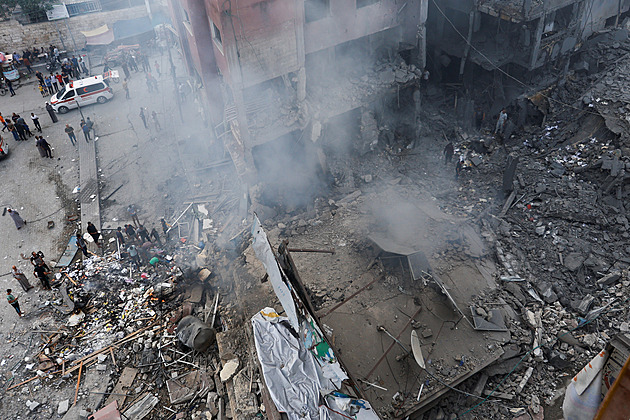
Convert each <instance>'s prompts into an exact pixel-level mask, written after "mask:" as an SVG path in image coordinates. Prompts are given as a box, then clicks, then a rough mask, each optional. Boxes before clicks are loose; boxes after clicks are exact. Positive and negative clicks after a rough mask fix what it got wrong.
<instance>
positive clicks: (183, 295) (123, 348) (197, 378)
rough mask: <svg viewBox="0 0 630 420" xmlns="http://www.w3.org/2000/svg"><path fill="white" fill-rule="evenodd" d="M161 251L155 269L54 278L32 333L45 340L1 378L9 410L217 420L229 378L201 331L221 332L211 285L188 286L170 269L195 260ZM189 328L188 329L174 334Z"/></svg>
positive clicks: (106, 269) (88, 271)
mask: <svg viewBox="0 0 630 420" xmlns="http://www.w3.org/2000/svg"><path fill="white" fill-rule="evenodd" d="M171 250H172V251H174V256H173V257H172V258H171V256H170V255H167V256H165V258H164V259H163V261H162V262H161V263H160V265H158V266H157V268H153V267H149V266H141V267H140V269H137V268H136V267H135V266H134V265H133V264H132V263H131V262H129V261H125V260H124V259H122V260H121V259H119V258H118V254H117V253H110V254H107V255H105V256H102V257H99V256H92V257H90V258H88V259H86V260H84V261H79V262H76V263H75V264H73V265H71V266H69V267H67V268H65V269H63V270H62V271H60V272H59V273H58V274H57V275H56V280H57V281H56V282H55V285H54V286H55V287H57V286H58V287H59V292H58V293H55V294H54V296H55V298H53V299H51V300H49V301H45V302H42V308H43V309H46V308H54V309H55V312H54V313H53V314H54V317H52V318H47V320H48V321H46V322H43V321H40V322H35V323H34V324H33V326H32V328H33V329H34V330H36V331H40V332H43V333H46V334H45V335H43V336H42V337H43V339H42V346H41V347H40V348H39V349H37V350H36V352H35V353H34V354H32V350H33V349H31V352H29V353H31V354H28V356H26V357H25V358H24V360H23V361H21V362H20V361H18V363H16V364H15V366H13V367H12V368H11V370H10V371H9V374H10V375H12V376H11V380H10V381H9V382H8V386H7V392H8V394H9V395H14V396H15V397H16V399H15V401H17V404H18V405H19V404H20V403H22V404H25V407H26V410H28V412H29V413H31V414H30V415H33V416H35V415H45V416H48V415H50V416H51V417H50V418H52V416H53V413H54V412H57V414H58V415H59V416H63V415H65V414H66V413H68V412H72V413H71V414H72V416H73V417H72V418H87V416H88V415H89V414H92V413H94V412H95V411H97V410H99V409H102V410H103V412H109V411H111V410H117V411H119V412H120V413H122V414H124V415H125V416H127V418H135V419H164V418H170V417H171V416H174V415H176V414H178V413H180V416H184V415H185V416H186V417H185V418H192V419H211V418H222V419H224V418H226V417H225V416H226V415H227V413H229V412H230V410H231V407H230V398H229V396H228V388H229V386H231V384H227V383H226V382H228V381H229V380H230V379H231V377H228V376H229V375H227V374H224V373H223V370H224V369H223V367H222V361H223V362H228V360H227V359H226V360H223V359H222V358H221V357H220V355H219V350H218V349H217V347H216V343H215V336H216V332H215V330H214V329H213V328H211V326H210V325H208V324H206V323H204V321H206V322H207V323H216V324H219V325H221V324H222V322H221V320H220V318H221V315H220V314H219V313H218V310H219V305H218V304H217V303H218V296H217V299H216V300H215V296H214V295H213V293H212V291H211V286H210V282H211V281H212V280H213V276H212V275H211V274H210V273H207V275H199V276H197V275H195V276H194V277H193V280H190V279H189V278H188V277H187V276H186V275H184V273H183V271H182V270H181V269H180V268H179V266H178V265H175V263H174V262H173V261H175V260H177V261H181V262H182V263H184V265H186V262H187V261H188V260H189V259H190V258H191V257H192V259H193V261H194V257H195V256H196V254H197V253H198V251H197V252H191V250H190V249H189V247H186V246H185V245H183V244H179V245H178V246H176V247H174V248H173V249H171ZM206 271H208V270H207V269H206ZM196 272H199V270H197V271H196ZM198 277H199V278H204V280H205V282H203V283H199V281H198V280H197V278H198ZM191 320H192V323H193V324H194V325H195V326H196V328H193V329H192V330H189V331H188V332H184V330H185V329H186V327H185V325H184V324H183V323H185V322H188V323H189V324H190V321H191ZM233 357H234V356H231V358H233ZM240 370H242V367H241V369H237V370H236V371H240ZM249 372H250V373H249V375H250V376H251V375H255V374H256V371H255V370H254V371H252V370H251V369H250V371H249ZM226 387H228V388H226ZM249 389H250V390H249V391H248V395H249V393H251V395H252V397H251V398H254V399H256V398H260V386H259V385H258V383H257V382H254V383H253V386H251V385H250V388H249ZM256 395H258V397H257V396H256ZM56 398H59V401H55V399H56ZM259 405H260V404H258V405H257V406H256V407H258V406H259ZM68 415H70V413H69V414H68ZM77 416H78V417H77ZM47 418H48V417H47ZM180 418H184V417H180Z"/></svg>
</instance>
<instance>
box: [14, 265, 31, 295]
mask: <svg viewBox="0 0 630 420" xmlns="http://www.w3.org/2000/svg"><path fill="white" fill-rule="evenodd" d="M11 274H13V278H14V279H16V280H17V281H18V283H20V286H22V289H24V291H25V292H28V291H29V290H30V289H32V288H33V286H31V283H29V282H28V279H27V278H26V275H25V274H24V273H23V272H22V270H20V269H19V268H17V267H16V266H13V267H11Z"/></svg>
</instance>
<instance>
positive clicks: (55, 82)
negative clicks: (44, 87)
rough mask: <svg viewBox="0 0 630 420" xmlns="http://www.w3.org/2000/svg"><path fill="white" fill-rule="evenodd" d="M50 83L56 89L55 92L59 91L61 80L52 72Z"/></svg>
mask: <svg viewBox="0 0 630 420" xmlns="http://www.w3.org/2000/svg"><path fill="white" fill-rule="evenodd" d="M50 83H52V88H53V89H54V90H55V93H57V92H59V80H58V79H57V76H55V75H54V74H52V73H50Z"/></svg>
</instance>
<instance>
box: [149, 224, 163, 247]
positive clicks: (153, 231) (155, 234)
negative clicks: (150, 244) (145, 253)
mask: <svg viewBox="0 0 630 420" xmlns="http://www.w3.org/2000/svg"><path fill="white" fill-rule="evenodd" d="M149 236H150V237H151V238H153V239H155V242H156V243H157V244H158V246H162V241H161V240H160V235H159V234H158V231H157V230H156V229H155V226H153V227H152V229H151V233H150V234H149Z"/></svg>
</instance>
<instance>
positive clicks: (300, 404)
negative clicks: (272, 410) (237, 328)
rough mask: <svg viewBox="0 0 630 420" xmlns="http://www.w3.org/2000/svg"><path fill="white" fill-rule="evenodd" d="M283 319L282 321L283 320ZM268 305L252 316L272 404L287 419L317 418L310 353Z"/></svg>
mask: <svg viewBox="0 0 630 420" xmlns="http://www.w3.org/2000/svg"><path fill="white" fill-rule="evenodd" d="M283 321H284V322H283ZM286 323H287V318H285V317H280V316H278V314H277V313H276V312H275V311H274V310H273V309H272V308H265V309H263V310H262V311H260V312H259V313H257V314H256V315H254V316H253V317H252V327H253V329H254V341H255V343H256V352H257V353H258V360H260V364H261V366H262V371H263V375H264V376H265V382H266V383H267V387H268V388H269V393H270V395H271V399H272V400H273V402H274V403H275V405H276V408H277V409H278V410H279V411H281V412H284V413H286V414H287V416H288V417H289V420H294V419H295V420H298V419H305V420H315V419H319V418H320V416H319V400H320V389H321V387H320V384H319V376H318V372H317V368H316V366H315V359H314V357H313V356H312V355H311V354H310V353H309V352H308V351H307V350H306V349H305V348H304V346H302V345H301V343H300V341H299V340H298V339H297V338H296V337H294V336H293V335H292V334H291V332H290V331H289V329H288V326H287V325H286Z"/></svg>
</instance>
